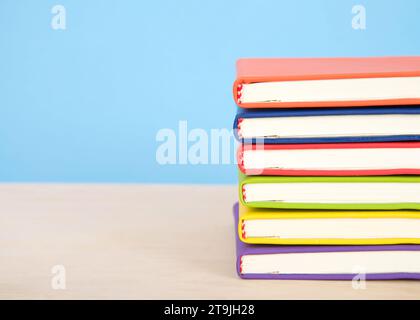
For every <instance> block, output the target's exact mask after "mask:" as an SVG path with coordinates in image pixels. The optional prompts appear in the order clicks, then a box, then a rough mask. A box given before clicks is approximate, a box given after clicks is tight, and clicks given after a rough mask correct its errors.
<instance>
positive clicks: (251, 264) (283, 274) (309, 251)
mask: <svg viewBox="0 0 420 320" xmlns="http://www.w3.org/2000/svg"><path fill="white" fill-rule="evenodd" d="M234 215H235V222H236V224H235V226H236V225H237V223H238V205H237V204H236V205H235V206H234ZM235 229H236V253H237V263H236V267H237V272H238V275H239V276H240V277H241V278H244V279H296V280H304V279H306V280H352V279H354V278H355V277H356V278H365V279H367V280H390V279H420V245H382V246H278V245H253V244H246V243H243V242H242V241H240V239H239V236H238V232H237V228H235Z"/></svg>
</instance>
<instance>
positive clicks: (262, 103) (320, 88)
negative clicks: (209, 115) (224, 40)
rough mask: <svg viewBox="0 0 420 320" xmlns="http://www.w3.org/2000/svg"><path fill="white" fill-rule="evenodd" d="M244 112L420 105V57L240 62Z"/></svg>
mask: <svg viewBox="0 0 420 320" xmlns="http://www.w3.org/2000/svg"><path fill="white" fill-rule="evenodd" d="M236 69H237V75H236V81H235V83H234V86H233V95H234V99H235V102H236V103H237V104H238V105H239V106H240V107H243V108H301V107H303V108H307V107H331V106H333V107H348V106H377V105H404V104H420V90H419V87H420V57H416V56H412V57H370V58H271V59H260V58H259V59H240V60H238V62H237V67H236Z"/></svg>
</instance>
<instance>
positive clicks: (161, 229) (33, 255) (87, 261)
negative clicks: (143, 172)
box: [0, 184, 420, 299]
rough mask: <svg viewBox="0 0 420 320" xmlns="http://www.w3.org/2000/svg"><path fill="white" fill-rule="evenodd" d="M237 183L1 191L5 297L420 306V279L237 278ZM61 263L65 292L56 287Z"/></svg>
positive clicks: (0, 265)
mask: <svg viewBox="0 0 420 320" xmlns="http://www.w3.org/2000/svg"><path fill="white" fill-rule="evenodd" d="M236 197H237V195H236V187H234V186H176V185H172V186H171V185H94V184H92V185H48V184H46V185H15V184H11V185H0V298H2V299H15V298H19V299H20V298H29V299H34V298H37V299H45V298H46V299H68V298H71V299H85V298H89V299H92V298H97V299H155V298H157V299H158V298H161V299H188V298H193V299H262V298H265V299H299V298H302V299H328V298H329V299H348V298H360V299H369V298H379V299H418V298H420V282H416V281H389V282H384V281H377V282H368V283H367V288H366V289H365V290H355V289H353V288H352V286H351V282H345V281H267V280H263V281H261V280H252V281H250V280H240V279H239V278H238V277H237V276H236V274H235V259H234V234H233V221H232V212H231V207H232V203H233V202H234V201H235V199H236ZM54 265H63V266H64V267H65V270H66V289H65V290H54V289H53V288H52V286H51V281H52V278H53V274H52V273H51V268H52V267H53V266H54Z"/></svg>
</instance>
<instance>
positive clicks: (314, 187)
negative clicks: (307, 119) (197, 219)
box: [239, 173, 420, 210]
mask: <svg viewBox="0 0 420 320" xmlns="http://www.w3.org/2000/svg"><path fill="white" fill-rule="evenodd" d="M239 199H240V201H241V203H242V204H243V205H246V206H248V207H255V208H278V209H310V210H420V176H384V177H378V176H374V177H284V176H245V175H244V174H242V173H239Z"/></svg>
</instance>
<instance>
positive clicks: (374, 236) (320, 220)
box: [238, 204, 420, 245]
mask: <svg viewBox="0 0 420 320" xmlns="http://www.w3.org/2000/svg"><path fill="white" fill-rule="evenodd" d="M238 234H239V238H240V240H241V241H243V242H245V243H252V244H281V245H382V244H420V212H418V211H332V210H328V211H322V210H279V209H260V208H248V207H246V206H244V205H243V204H239V222H238Z"/></svg>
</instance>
